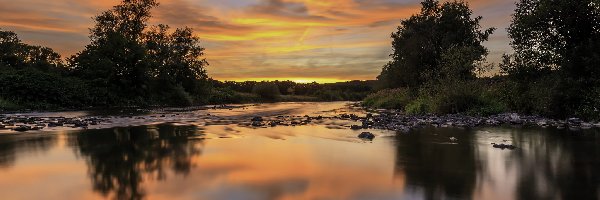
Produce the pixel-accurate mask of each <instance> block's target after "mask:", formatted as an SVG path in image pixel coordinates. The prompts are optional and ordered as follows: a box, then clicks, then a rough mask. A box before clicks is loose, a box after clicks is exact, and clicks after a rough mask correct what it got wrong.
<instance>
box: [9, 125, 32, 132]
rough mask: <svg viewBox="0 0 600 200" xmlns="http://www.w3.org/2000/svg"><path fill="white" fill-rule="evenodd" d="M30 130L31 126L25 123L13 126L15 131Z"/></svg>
mask: <svg viewBox="0 0 600 200" xmlns="http://www.w3.org/2000/svg"><path fill="white" fill-rule="evenodd" d="M29 130H31V128H30V127H29V126H25V125H23V126H19V127H16V128H13V131H19V132H25V131H29Z"/></svg>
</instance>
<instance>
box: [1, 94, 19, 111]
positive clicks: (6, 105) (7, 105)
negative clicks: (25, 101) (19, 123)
mask: <svg viewBox="0 0 600 200" xmlns="http://www.w3.org/2000/svg"><path fill="white" fill-rule="evenodd" d="M17 109H19V106H18V105H17V104H15V103H13V102H10V101H8V100H5V99H3V98H2V97H0V111H6V110H17Z"/></svg>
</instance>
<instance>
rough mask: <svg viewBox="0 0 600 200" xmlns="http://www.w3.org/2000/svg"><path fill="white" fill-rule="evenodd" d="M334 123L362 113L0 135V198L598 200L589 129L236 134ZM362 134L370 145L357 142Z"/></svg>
mask: <svg viewBox="0 0 600 200" xmlns="http://www.w3.org/2000/svg"><path fill="white" fill-rule="evenodd" d="M342 113H355V114H358V115H365V114H366V113H365V112H364V111H362V110H360V109H358V108H354V107H351V106H350V104H349V103H347V102H330V103H275V104H260V105H245V106H241V107H236V108H232V109H218V110H197V111H179V112H176V111H154V112H152V113H140V114H138V115H140V116H141V117H133V118H129V117H113V118H111V122H110V123H105V124H101V125H98V126H96V127H90V129H87V130H79V129H46V130H44V131H42V132H27V133H21V134H15V133H13V132H7V131H4V132H1V133H0V199H217V200H218V199H250V200H252V199H498V200H500V199H502V200H506V199H600V157H599V156H600V131H598V130H587V131H578V132H571V131H569V130H558V129H549V128H548V129H544V128H523V127H488V128H485V127H484V128H474V129H460V128H424V129H419V130H413V131H411V132H410V133H399V134H396V133H394V132H390V131H378V130H351V129H350V128H349V126H350V125H352V124H355V122H352V121H344V120H337V119H325V120H320V121H316V122H311V123H308V124H306V125H299V126H276V127H268V128H266V127H259V128H254V127H251V126H248V125H247V124H248V122H249V121H250V119H251V118H252V117H254V116H263V117H265V118H269V117H275V116H304V115H310V116H317V115H321V116H336V115H339V114H342ZM89 114H93V113H88V112H71V113H34V114H31V115H56V116H61V115H62V116H65V115H70V116H82V115H89ZM157 115H164V117H158V116H157ZM363 131H370V132H372V133H374V134H375V135H376V136H377V137H376V138H375V139H374V140H373V141H364V140H360V139H358V138H357V137H356V136H357V135H358V134H359V133H361V132H363ZM452 137H454V138H456V139H457V140H454V138H453V139H450V138H452ZM492 142H496V143H508V144H514V145H515V146H517V147H518V148H517V149H515V150H501V149H495V148H492V146H491V145H490V143H492Z"/></svg>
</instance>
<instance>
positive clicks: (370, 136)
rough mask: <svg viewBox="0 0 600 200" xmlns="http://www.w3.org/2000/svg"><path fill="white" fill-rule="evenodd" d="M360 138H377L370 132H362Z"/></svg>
mask: <svg viewBox="0 0 600 200" xmlns="http://www.w3.org/2000/svg"><path fill="white" fill-rule="evenodd" d="M358 138H360V139H363V140H373V139H375V135H373V133H370V132H362V133H360V134H359V135H358Z"/></svg>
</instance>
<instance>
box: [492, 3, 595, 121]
mask: <svg viewBox="0 0 600 200" xmlns="http://www.w3.org/2000/svg"><path fill="white" fill-rule="evenodd" d="M599 5H600V4H599V2H598V1H596V0H582V1H569V0H556V1H548V0H521V1H519V3H517V9H516V10H515V14H514V15H513V23H512V24H511V25H510V27H509V29H508V32H509V36H510V37H511V39H512V41H511V45H512V47H513V49H515V53H514V54H511V55H505V56H504V61H503V63H502V65H501V69H502V72H503V73H504V74H506V75H508V77H509V78H510V82H509V84H508V85H509V86H510V88H511V89H512V91H511V89H507V91H506V92H505V93H506V94H507V95H505V96H506V97H508V99H509V101H508V102H509V103H510V104H511V105H512V106H511V107H513V108H515V109H516V110H517V111H519V112H531V113H540V114H544V115H548V116H552V117H560V118H563V117H571V116H577V117H582V118H587V119H594V118H600V115H599V114H598V112H596V110H597V106H598V105H600V104H597V102H598V100H597V99H598V98H600V97H598V95H595V94H596V92H595V91H598V88H600V79H598V77H599V76H600V68H599V67H598V63H600V48H598V47H599V46H600V6H599ZM508 93H510V95H508Z"/></svg>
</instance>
